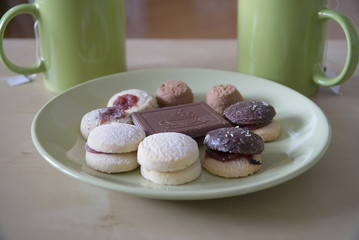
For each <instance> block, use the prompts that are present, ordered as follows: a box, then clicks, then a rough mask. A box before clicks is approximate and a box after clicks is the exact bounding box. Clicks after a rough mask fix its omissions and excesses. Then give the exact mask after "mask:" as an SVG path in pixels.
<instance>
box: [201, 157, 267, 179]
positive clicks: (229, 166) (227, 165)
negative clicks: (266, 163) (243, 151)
mask: <svg viewBox="0 0 359 240" xmlns="http://www.w3.org/2000/svg"><path fill="white" fill-rule="evenodd" d="M252 159H253V160H255V161H256V164H253V163H251V162H250V161H248V159H247V158H246V157H239V158H237V159H236V160H233V161H218V160H217V159H213V158H210V157H208V158H206V159H205V160H204V161H202V165H203V168H205V169H206V170H207V171H208V172H210V173H212V174H213V175H216V176H220V177H224V178H239V177H247V176H250V175H253V174H254V173H256V172H258V171H259V170H260V169H261V167H262V159H261V157H260V155H254V156H253V157H252Z"/></svg>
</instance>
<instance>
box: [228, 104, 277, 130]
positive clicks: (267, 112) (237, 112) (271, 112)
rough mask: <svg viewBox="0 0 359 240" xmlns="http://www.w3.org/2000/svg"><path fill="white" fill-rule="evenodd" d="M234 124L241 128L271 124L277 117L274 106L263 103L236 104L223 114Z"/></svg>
mask: <svg viewBox="0 0 359 240" xmlns="http://www.w3.org/2000/svg"><path fill="white" fill-rule="evenodd" d="M223 115H224V117H225V118H226V119H227V120H228V121H230V122H231V123H232V124H236V125H239V126H245V125H259V126H263V125H266V124H269V123H270V121H271V120H272V119H273V118H274V116H275V115H276V111H275V109H274V107H273V106H271V105H269V104H268V103H266V102H263V101H243V102H238V103H235V104H233V105H231V106H229V107H228V108H226V109H225V110H224V112H223Z"/></svg>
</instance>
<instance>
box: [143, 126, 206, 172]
mask: <svg viewBox="0 0 359 240" xmlns="http://www.w3.org/2000/svg"><path fill="white" fill-rule="evenodd" d="M198 157H199V149H198V145H197V142H196V141H195V140H193V138H191V137H189V136H187V135H185V134H182V133H176V132H166V133H156V134H153V135H150V136H148V137H146V138H145V139H144V140H143V141H142V142H141V143H140V145H139V146H138V150H137V161H138V163H139V164H140V165H141V166H143V167H145V168H147V169H150V170H156V171H161V172H172V171H177V170H181V169H184V168H186V167H188V166H190V165H191V164H192V163H194V162H195V161H196V160H197V159H198Z"/></svg>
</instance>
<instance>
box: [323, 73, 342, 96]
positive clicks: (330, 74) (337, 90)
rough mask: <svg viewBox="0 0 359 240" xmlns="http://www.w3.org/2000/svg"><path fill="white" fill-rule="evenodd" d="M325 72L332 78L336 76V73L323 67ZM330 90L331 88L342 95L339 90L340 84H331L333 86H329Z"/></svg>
mask: <svg viewBox="0 0 359 240" xmlns="http://www.w3.org/2000/svg"><path fill="white" fill-rule="evenodd" d="M325 74H326V75H327V76H328V77H331V78H334V77H336V76H337V75H336V74H335V73H334V72H333V71H332V70H330V69H329V68H327V67H326V68H325ZM329 88H330V90H332V91H333V92H334V93H335V94H336V95H342V92H341V91H340V85H336V86H333V87H329Z"/></svg>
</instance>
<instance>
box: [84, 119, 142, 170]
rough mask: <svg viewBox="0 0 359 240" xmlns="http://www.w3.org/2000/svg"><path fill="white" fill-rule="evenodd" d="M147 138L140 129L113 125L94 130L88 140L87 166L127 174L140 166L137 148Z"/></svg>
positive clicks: (124, 124) (121, 124)
mask: <svg viewBox="0 0 359 240" xmlns="http://www.w3.org/2000/svg"><path fill="white" fill-rule="evenodd" d="M144 138H145V133H144V132H143V131H142V130H141V129H140V128H138V127H136V126H133V125H130V124H126V123H111V124H106V125H101V126H98V127H96V128H94V129H93V130H92V131H91V132H90V134H89V137H88V139H87V142H86V145H85V150H86V155H85V161H86V164H87V165H88V166H89V167H91V168H93V169H95V170H98V171H101V172H107V173H117V172H127V171H131V170H133V169H135V168H137V167H138V166H139V164H138V162H137V152H136V151H137V148H138V145H139V143H140V142H141V141H142V140H143V139H144Z"/></svg>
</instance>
